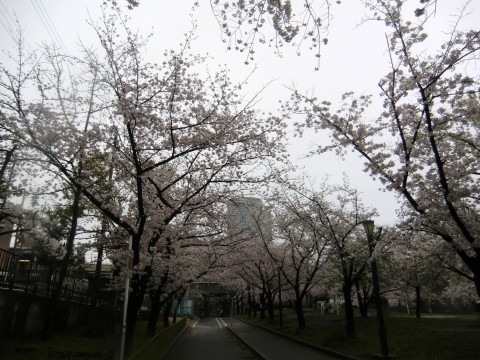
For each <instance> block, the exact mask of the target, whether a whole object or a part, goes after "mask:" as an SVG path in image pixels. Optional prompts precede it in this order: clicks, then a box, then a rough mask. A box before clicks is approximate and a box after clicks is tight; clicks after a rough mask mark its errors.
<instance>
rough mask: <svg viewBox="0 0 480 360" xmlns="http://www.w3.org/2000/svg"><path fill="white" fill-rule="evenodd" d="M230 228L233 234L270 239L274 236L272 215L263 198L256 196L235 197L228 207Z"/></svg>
mask: <svg viewBox="0 0 480 360" xmlns="http://www.w3.org/2000/svg"><path fill="white" fill-rule="evenodd" d="M227 216H228V222H229V230H230V232H231V233H232V234H234V235H237V236H240V237H245V238H252V237H259V238H263V239H264V240H265V241H269V240H270V239H271V237H272V215H271V212H270V210H268V209H266V208H265V206H264V205H263V202H262V200H261V199H258V198H254V197H243V198H235V199H232V200H230V202H229V203H228V207H227Z"/></svg>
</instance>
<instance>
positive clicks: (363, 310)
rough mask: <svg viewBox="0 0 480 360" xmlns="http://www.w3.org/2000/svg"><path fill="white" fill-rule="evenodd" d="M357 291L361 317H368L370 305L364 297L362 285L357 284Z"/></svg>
mask: <svg viewBox="0 0 480 360" xmlns="http://www.w3.org/2000/svg"><path fill="white" fill-rule="evenodd" d="M355 290H356V293H357V300H358V309H359V310H360V316H361V317H367V316H368V303H367V299H366V298H364V297H363V296H362V292H361V288H360V284H359V283H358V281H357V282H355Z"/></svg>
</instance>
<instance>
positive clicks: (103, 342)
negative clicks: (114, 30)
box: [0, 319, 180, 360]
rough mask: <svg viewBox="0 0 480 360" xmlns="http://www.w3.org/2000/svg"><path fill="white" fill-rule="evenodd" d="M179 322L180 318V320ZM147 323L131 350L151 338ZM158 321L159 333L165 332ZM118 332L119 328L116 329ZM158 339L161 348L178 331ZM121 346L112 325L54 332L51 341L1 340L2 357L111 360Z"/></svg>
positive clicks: (140, 328)
mask: <svg viewBox="0 0 480 360" xmlns="http://www.w3.org/2000/svg"><path fill="white" fill-rule="evenodd" d="M177 321H180V319H177ZM146 329H147V322H146V321H138V322H137V325H136V329H135V338H134V342H133V345H132V353H134V352H135V351H137V350H138V349H139V348H140V347H141V346H142V345H143V344H145V342H146V341H148V340H149V337H148V336H147V335H146ZM163 330H166V329H163V328H162V325H161V324H159V328H158V330H157V334H159V333H160V332H162V331H163ZM117 332H118V331H117ZM165 335H166V336H165V339H164V338H163V337H160V338H159V343H160V347H162V346H163V347H165V346H168V344H169V343H170V342H171V341H172V340H173V339H174V336H175V334H170V333H169V332H165ZM119 347H120V337H119V335H118V333H116V330H115V329H114V328H113V327H111V328H103V329H98V328H96V327H95V328H92V327H83V328H78V329H76V330H75V331H69V332H64V333H57V334H54V335H53V337H52V339H51V340H50V341H47V342H44V341H41V340H38V339H13V340H12V339H0V354H1V355H0V358H2V359H8V360H32V359H35V360H65V359H69V360H111V359H112V358H113V355H114V354H115V352H116V351H117V349H118V348H119Z"/></svg>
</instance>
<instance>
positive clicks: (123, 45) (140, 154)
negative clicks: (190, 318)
mask: <svg viewBox="0 0 480 360" xmlns="http://www.w3.org/2000/svg"><path fill="white" fill-rule="evenodd" d="M92 26H93V28H94V29H95V31H96V33H97V35H98V38H99V41H100V44H101V51H100V52H98V51H94V50H92V49H90V48H88V47H86V46H85V47H84V48H83V53H84V56H83V57H81V58H78V59H74V61H70V62H69V65H68V66H67V63H66V60H67V59H66V58H65V57H62V56H59V55H58V54H55V53H54V52H52V53H51V54H52V57H51V58H50V60H51V61H49V62H48V63H45V64H44V63H42V64H40V65H39V64H33V69H32V70H31V71H32V72H33V73H34V74H35V76H33V77H31V78H30V80H31V81H32V83H33V84H34V88H35V89H38V99H35V100H31V101H28V102H27V101H25V103H22V106H23V105H24V106H25V107H26V108H28V111H26V112H25V113H18V112H13V111H11V109H9V108H8V107H3V108H2V117H3V118H4V119H5V120H6V121H5V129H6V131H8V132H9V134H12V136H15V139H16V141H18V142H19V143H20V144H21V145H22V146H25V147H28V148H29V149H32V150H34V151H36V152H37V153H38V154H41V156H43V157H44V159H46V160H47V161H48V162H49V163H50V164H51V165H52V166H54V167H55V168H56V169H58V171H59V172H60V173H61V174H62V176H63V178H64V179H65V180H66V181H68V182H69V183H70V184H72V185H73V186H74V187H75V189H76V191H78V192H79V193H81V195H82V196H83V197H85V198H86V199H87V200H88V201H89V202H90V203H91V204H92V205H93V206H95V207H96V208H97V209H98V210H99V211H100V212H101V213H102V214H103V215H104V216H105V217H106V218H108V220H109V221H110V222H111V223H112V224H114V227H116V228H118V229H119V230H120V229H121V231H117V233H118V234H122V233H123V234H124V236H125V239H124V241H123V243H124V244H125V240H126V238H127V236H130V237H131V239H132V250H133V265H134V270H135V271H134V274H133V279H132V293H131V296H130V301H129V309H128V321H127V324H128V328H127V330H128V332H127V335H128V337H129V339H131V335H132V334H133V329H134V325H135V321H136V316H137V314H138V310H139V309H140V306H141V304H142V302H143V299H144V297H145V294H146V291H147V289H148V287H149V284H150V280H151V278H152V275H153V274H154V271H155V266H154V265H155V253H156V249H157V248H158V247H162V245H164V244H165V241H167V242H168V239H169V238H172V237H171V236H170V235H168V236H167V235H166V234H171V233H174V231H173V228H175V226H177V225H178V224H181V223H182V221H181V219H182V218H183V217H184V216H187V214H189V213H190V212H191V211H194V210H195V209H200V208H202V207H207V206H209V205H211V204H214V203H216V202H220V201H223V200H224V199H225V197H227V195H226V194H228V193H229V189H230V188H231V186H232V184H235V183H238V184H243V185H244V186H247V185H248V184H252V183H258V182H261V181H264V180H266V179H268V178H269V177H270V175H271V174H270V172H271V171H273V170H272V168H271V166H270V165H271V164H270V163H273V162H275V161H278V160H283V159H284V150H283V141H282V137H283V129H284V125H283V124H282V121H281V120H280V119H277V118H275V117H273V116H265V115H263V114H261V113H259V112H257V111H256V110H255V109H254V108H253V104H254V99H251V100H250V101H245V100H244V99H243V98H242V97H241V96H240V93H239V90H240V87H241V85H242V84H233V83H232V82H231V81H230V79H229V77H228V71H227V70H226V69H220V70H219V71H218V72H217V73H216V74H210V73H208V74H207V75H204V76H200V75H199V74H198V73H195V72H194V70H193V69H194V67H195V66H201V64H202V62H203V61H204V59H203V58H202V57H199V56H190V55H188V47H189V44H190V38H187V39H186V43H185V45H184V47H183V48H182V49H181V50H180V51H179V52H170V53H166V54H165V58H164V61H163V63H162V62H160V65H157V64H151V63H148V62H146V61H145V60H144V59H143V57H142V52H141V51H142V49H143V47H144V46H145V45H146V39H143V38H141V37H140V36H139V35H138V34H135V33H133V32H132V31H130V29H129V28H128V25H127V20H126V19H125V18H124V17H123V16H122V15H121V14H118V13H115V12H114V13H113V15H107V14H105V15H104V17H103V19H101V21H100V22H98V23H92ZM122 31H123V34H122V35H123V36H117V35H119V34H120V33H121V32H122ZM122 38H125V39H126V40H124V41H123V40H119V39H122ZM67 69H68V71H73V70H74V69H77V70H78V71H80V74H81V75H79V76H78V77H66V75H65V73H66V72H67ZM21 90H23V88H22V89H21ZM69 91H70V92H69ZM86 123H88V127H87V126H86V125H85V124H86ZM105 164H109V165H108V166H105ZM102 165H103V166H102ZM112 167H113V170H112ZM109 178H111V181H110V180H107V179H109ZM229 196H230V195H229ZM181 228H182V226H178V229H181ZM111 231H113V232H115V229H112V230H111ZM174 238H176V237H174ZM167 245H168V244H167ZM166 249H167V251H168V246H167V247H166ZM160 253H163V249H162V250H161V251H160ZM117 255H118V256H122V255H121V254H120V252H119V253H118V254H117ZM172 255H173V253H172ZM123 256H124V257H125V256H126V251H124V252H123ZM175 256H176V255H175Z"/></svg>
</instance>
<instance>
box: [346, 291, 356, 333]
mask: <svg viewBox="0 0 480 360" xmlns="http://www.w3.org/2000/svg"><path fill="white" fill-rule="evenodd" d="M351 292H352V286H351V285H350V284H344V285H343V299H344V301H345V305H344V307H345V319H346V325H345V331H346V332H347V335H348V336H350V337H354V336H355V320H354V314H353V303H352V296H351Z"/></svg>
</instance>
